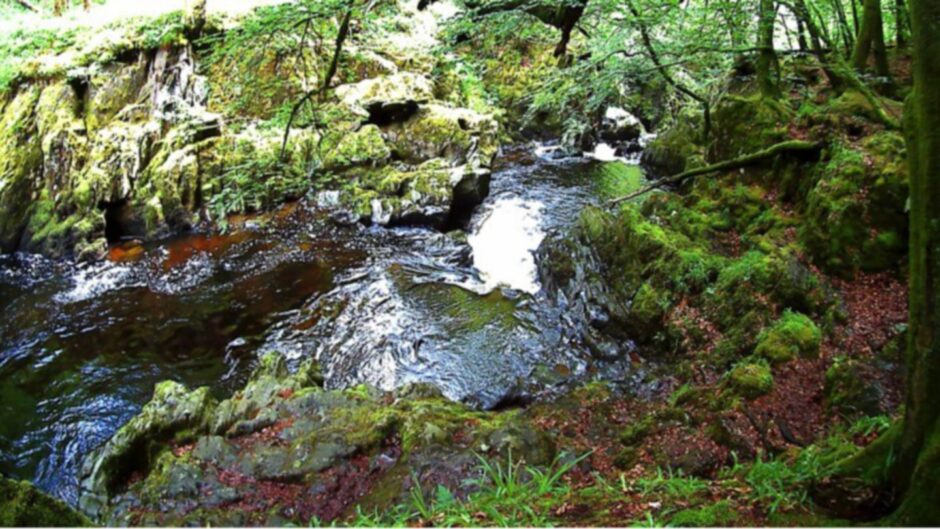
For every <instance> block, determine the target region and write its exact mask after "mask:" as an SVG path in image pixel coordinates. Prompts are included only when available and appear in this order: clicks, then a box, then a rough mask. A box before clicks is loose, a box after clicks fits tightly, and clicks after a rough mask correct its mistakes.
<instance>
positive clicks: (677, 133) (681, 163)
mask: <svg viewBox="0 0 940 529" xmlns="http://www.w3.org/2000/svg"><path fill="white" fill-rule="evenodd" d="M696 139H697V138H696V132H695V131H694V130H693V129H692V125H691V124H688V123H684V122H683V123H679V124H676V125H673V126H672V127H670V128H669V129H667V130H666V131H665V132H663V133H662V134H660V135H658V136H657V137H656V139H654V140H653V141H651V142H650V143H649V145H647V146H646V147H645V148H644V149H643V155H642V161H643V163H644V164H645V165H647V166H649V167H650V168H651V169H652V170H653V172H654V173H655V174H659V175H667V176H668V175H674V174H679V173H681V172H682V171H685V170H686V169H687V168H688V169H691V168H692V167H691V165H693V164H695V163H698V162H699V160H696V159H695V158H697V157H698V158H700V157H701V155H702V152H701V151H702V150H701V148H700V147H698V146H697V144H696V143H697V142H696Z"/></svg>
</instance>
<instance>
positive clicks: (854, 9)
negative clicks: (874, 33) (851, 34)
mask: <svg viewBox="0 0 940 529" xmlns="http://www.w3.org/2000/svg"><path fill="white" fill-rule="evenodd" d="M849 4H851V6H852V27H853V28H855V34H856V35H858V4H857V3H856V0H849Z"/></svg>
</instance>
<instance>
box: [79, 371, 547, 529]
mask: <svg viewBox="0 0 940 529" xmlns="http://www.w3.org/2000/svg"><path fill="white" fill-rule="evenodd" d="M319 383H320V378H319V375H318V372H317V371H316V369H314V368H313V367H312V364H305V365H304V366H302V367H301V368H300V369H299V370H298V371H297V372H295V373H293V374H291V373H289V372H288V370H287V368H286V366H285V364H284V359H283V357H281V356H280V355H278V354H276V353H272V354H269V355H267V356H265V357H264V358H263V359H262V360H261V363H260V365H259V367H258V368H257V369H256V370H255V372H254V374H253V375H252V377H251V379H250V380H249V382H248V383H247V385H246V386H245V387H244V388H243V389H242V390H241V391H239V392H237V393H236V394H235V395H233V396H232V397H231V398H230V399H227V400H224V401H222V402H221V403H218V404H217V405H216V404H215V403H214V402H213V401H211V399H208V398H207V397H206V389H205V388H202V389H198V390H195V391H191V392H190V391H187V390H186V389H185V388H182V387H181V386H179V385H178V384H175V383H172V382H165V383H162V384H159V385H158V386H157V388H156V390H155V392H154V398H153V400H152V401H151V402H150V403H149V404H147V405H146V406H145V407H144V410H143V411H142V412H141V414H140V415H138V416H137V417H135V418H133V419H132V420H131V421H130V422H129V423H127V425H125V426H124V427H123V428H121V430H120V431H118V433H117V434H116V435H115V436H114V437H113V438H112V439H111V441H109V442H108V443H107V444H105V445H104V446H103V447H102V448H100V449H99V450H98V451H97V452H95V453H93V454H91V455H90V456H89V458H88V460H87V463H86V466H85V475H84V476H83V478H84V479H83V481H82V485H83V491H82V497H81V500H80V504H81V506H82V508H83V510H84V511H85V512H87V513H88V514H90V515H92V516H94V517H95V519H96V520H98V521H100V522H103V523H106V524H108V525H125V524H132V525H189V524H199V525H206V524H212V525H266V524H279V523H286V522H298V521H299V522H302V523H308V522H309V521H310V520H311V519H313V517H316V518H317V519H318V520H320V521H330V520H333V519H335V518H337V517H339V516H341V515H344V514H348V512H347V509H350V508H351V507H352V506H353V505H354V504H368V503H370V502H371V503H372V504H373V505H376V506H387V505H389V504H391V505H394V504H396V502H398V501H400V500H401V499H402V498H404V497H406V495H407V493H408V490H409V489H410V488H411V487H412V486H413V484H412V482H411V479H412V476H419V477H420V479H421V480H422V485H423V486H429V485H430V484H433V483H434V482H437V483H445V484H447V485H448V486H451V487H465V486H466V484H465V483H462V480H463V479H465V478H466V477H467V476H468V475H469V472H471V471H472V470H473V469H474V468H476V466H477V465H478V464H479V460H478V459H477V458H476V456H475V455H474V454H475V453H481V454H486V455H490V456H491V457H500V456H502V457H507V456H508V455H509V453H510V451H511V452H512V457H513V458H514V460H516V461H519V460H524V461H526V462H528V463H530V464H533V465H546V464H549V463H551V462H552V460H553V459H554V457H555V447H554V443H553V441H552V440H551V439H550V438H548V437H547V436H546V434H544V433H543V432H541V431H540V430H538V429H537V428H536V427H534V426H533V424H532V423H531V422H530V419H528V418H527V417H526V416H525V415H524V412H522V411H520V410H510V411H506V412H501V413H489V414H487V413H484V412H478V411H473V410H470V409H468V408H465V407H463V406H462V405H460V404H456V403H452V402H449V401H447V400H446V399H444V398H443V397H442V396H441V394H440V392H439V391H438V390H436V389H434V388H433V387H430V386H423V385H419V386H409V387H407V388H404V389H402V390H399V391H398V392H396V393H394V394H392V393H381V392H378V391H376V390H374V389H371V388H368V387H365V386H358V387H355V388H352V389H348V390H344V391H327V390H324V389H322V388H321V387H320V386H319ZM142 454H146V457H141V455H142ZM432 486H433V485H432Z"/></svg>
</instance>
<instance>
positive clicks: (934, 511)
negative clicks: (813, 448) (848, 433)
mask: <svg viewBox="0 0 940 529" xmlns="http://www.w3.org/2000/svg"><path fill="white" fill-rule="evenodd" d="M909 5H910V10H911V29H912V36H911V39H912V44H913V52H914V64H913V72H912V73H913V77H914V90H913V92H912V93H911V96H910V97H909V98H908V103H907V110H908V112H906V113H905V114H906V120H905V125H906V126H905V129H906V135H907V149H908V152H907V157H908V164H909V173H910V176H909V178H910V204H911V210H910V230H911V231H910V235H911V239H910V287H909V289H910V290H909V303H910V319H909V322H908V366H907V373H908V375H907V388H906V392H907V394H906V397H905V407H904V419H903V425H902V428H901V435H900V438H899V441H898V443H897V452H896V454H897V459H896V463H895V465H894V469H893V473H892V475H893V477H894V482H895V486H896V490H897V492H898V493H899V494H900V498H901V503H900V506H899V507H898V510H897V511H896V512H895V515H894V517H895V520H894V521H895V522H898V523H900V524H903V525H921V524H923V525H935V524H937V523H938V522H940V471H938V469H940V392H938V387H940V90H938V89H937V87H938V86H940V61H937V57H940V2H937V1H936V0H911V1H910V4H909Z"/></svg>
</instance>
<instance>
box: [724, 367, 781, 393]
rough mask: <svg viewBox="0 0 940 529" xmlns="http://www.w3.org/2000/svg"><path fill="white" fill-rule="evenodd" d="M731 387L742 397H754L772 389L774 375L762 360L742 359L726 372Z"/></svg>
mask: <svg viewBox="0 0 940 529" xmlns="http://www.w3.org/2000/svg"><path fill="white" fill-rule="evenodd" d="M728 380H729V382H730V384H731V387H732V388H734V390H735V391H736V392H737V393H739V394H740V395H741V396H742V397H745V398H748V399H754V398H757V397H759V396H761V395H764V394H767V393H769V392H770V390H771V389H773V386H774V377H773V374H772V373H771V372H770V366H768V365H767V364H766V363H764V362H751V361H744V362H741V363H739V364H738V365H736V366H734V368H733V369H732V370H731V371H730V372H729V374H728Z"/></svg>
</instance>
